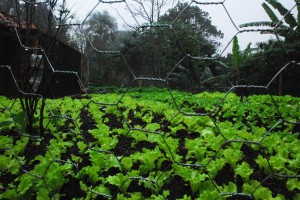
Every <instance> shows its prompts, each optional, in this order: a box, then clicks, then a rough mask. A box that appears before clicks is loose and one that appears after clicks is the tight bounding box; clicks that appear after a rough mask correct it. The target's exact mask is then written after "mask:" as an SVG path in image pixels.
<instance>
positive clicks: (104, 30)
mask: <svg viewBox="0 0 300 200" xmlns="http://www.w3.org/2000/svg"><path fill="white" fill-rule="evenodd" d="M83 29H84V31H85V32H86V35H87V37H88V38H89V40H90V42H91V45H92V46H93V47H94V48H96V49H98V50H108V49H112V48H113V47H114V43H115V41H116V34H117V30H118V25H117V22H116V20H115V19H114V18H113V17H112V16H111V15H109V13H108V12H107V11H103V12H99V11H98V12H95V13H93V14H92V15H91V17H90V18H88V19H87V21H86V22H85V23H84V26H83Z"/></svg>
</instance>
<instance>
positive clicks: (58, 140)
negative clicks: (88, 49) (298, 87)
mask: <svg viewBox="0 0 300 200" xmlns="http://www.w3.org/2000/svg"><path fill="white" fill-rule="evenodd" d="M124 92H125V90H124V89H119V90H118V91H117V92H114V93H103V94H101V95H99V94H94V95H91V99H88V98H85V97H83V98H80V99H78V98H70V97H66V98H63V99H57V100H47V105H48V108H49V110H47V111H46V119H45V120H44V123H45V128H46V132H45V134H44V135H34V134H33V133H27V134H24V132H22V129H23V128H24V127H23V124H24V120H26V117H25V118H24V113H22V111H21V109H20V108H21V107H20V105H19V104H18V103H17V102H16V103H15V104H14V106H13V107H12V109H11V110H8V109H7V108H8V107H10V106H11V105H12V100H9V99H6V98H4V97H1V102H2V104H1V107H0V109H1V114H0V122H1V124H0V128H1V129H0V130H1V134H0V153H1V154H0V172H1V182H0V198H2V199H33V198H36V199H49V198H54V199H58V198H60V199H71V198H78V199H84V198H91V199H96V198H97V199H105V198H117V199H178V198H181V199H196V198H199V199H216V198H218V199H236V198H245V199H299V198H300V196H299V190H300V182H299V166H300V156H299V155H300V154H299V147H300V145H299V132H300V129H299V123H295V122H299V120H300V119H299V116H300V110H299V102H300V101H299V99H298V98H294V97H291V96H284V97H275V96H274V97H271V96H269V95H253V96H249V97H244V98H240V97H238V96H236V95H235V94H233V93H228V94H223V93H199V94H194V95H192V94H190V93H184V92H178V91H168V90H163V89H147V90H146V89H143V88H140V89H131V90H129V91H127V92H126V93H124ZM25 116H26V115H25ZM37 117H38V116H37Z"/></svg>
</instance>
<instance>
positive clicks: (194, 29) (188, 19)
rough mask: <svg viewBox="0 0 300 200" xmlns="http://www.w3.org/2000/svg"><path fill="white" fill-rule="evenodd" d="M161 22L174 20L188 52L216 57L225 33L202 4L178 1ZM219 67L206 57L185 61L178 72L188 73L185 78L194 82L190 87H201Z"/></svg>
mask: <svg viewBox="0 0 300 200" xmlns="http://www.w3.org/2000/svg"><path fill="white" fill-rule="evenodd" d="M174 19H175V21H174ZM161 23H171V24H172V26H173V27H174V30H175V31H176V35H177V40H178V42H180V44H181V45H182V46H183V48H184V50H185V53H187V54H190V55H192V56H194V57H200V58H201V57H202V58H204V57H212V56H213V55H214V54H215V53H216V51H217V47H218V46H219V45H220V43H218V42H217V39H219V38H222V37H223V33H222V32H221V31H219V30H218V29H217V27H215V26H214V25H212V23H211V20H210V17H209V14H208V13H207V12H205V11H203V10H201V9H200V8H199V7H198V6H188V4H187V3H178V4H177V5H176V6H175V7H174V8H172V9H169V10H168V11H167V13H166V14H164V15H163V16H162V17H161ZM215 67H216V66H215V65H213V64H212V63H209V62H207V61H204V60H190V61H185V62H184V63H183V65H181V70H179V71H178V72H177V76H178V75H179V76H178V77H180V76H182V75H183V74H185V76H184V77H185V80H189V84H187V83H185V84H184V85H190V88H194V89H195V88H199V87H200V85H201V84H202V83H203V82H205V79H207V78H209V79H210V78H211V75H212V74H213V73H212V72H213V71H216V70H215ZM205 74H206V75H205ZM181 79H182V78H181ZM175 80H176V79H175ZM176 81H179V80H176Z"/></svg>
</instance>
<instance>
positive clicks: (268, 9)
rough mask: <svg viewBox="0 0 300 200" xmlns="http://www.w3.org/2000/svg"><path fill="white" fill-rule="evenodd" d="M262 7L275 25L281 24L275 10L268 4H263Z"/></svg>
mask: <svg viewBox="0 0 300 200" xmlns="http://www.w3.org/2000/svg"><path fill="white" fill-rule="evenodd" d="M261 5H262V7H263V8H264V10H265V12H266V13H267V15H268V16H269V17H270V19H271V20H272V22H273V23H275V24H277V23H278V22H279V19H278V17H277V16H276V14H275V13H274V12H273V10H272V9H271V8H270V7H269V6H268V4H266V3H265V2H264V3H262V4H261Z"/></svg>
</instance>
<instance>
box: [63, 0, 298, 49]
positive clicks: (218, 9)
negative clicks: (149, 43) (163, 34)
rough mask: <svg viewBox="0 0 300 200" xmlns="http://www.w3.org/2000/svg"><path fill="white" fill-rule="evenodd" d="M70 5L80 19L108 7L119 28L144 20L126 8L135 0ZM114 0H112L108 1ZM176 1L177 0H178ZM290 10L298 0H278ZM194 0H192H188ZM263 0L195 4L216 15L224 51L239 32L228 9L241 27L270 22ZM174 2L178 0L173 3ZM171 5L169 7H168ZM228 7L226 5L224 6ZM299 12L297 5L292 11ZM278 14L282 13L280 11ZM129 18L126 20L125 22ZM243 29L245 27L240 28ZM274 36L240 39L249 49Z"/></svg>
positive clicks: (80, 0) (85, 0) (77, 0)
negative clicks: (244, 24) (249, 23)
mask: <svg viewBox="0 0 300 200" xmlns="http://www.w3.org/2000/svg"><path fill="white" fill-rule="evenodd" d="M66 1H67V5H68V6H69V8H70V9H71V11H72V12H74V13H76V15H77V17H78V19H79V21H80V22H82V21H83V20H84V18H85V17H86V16H87V15H88V14H89V12H90V11H92V10H93V8H94V7H95V6H96V5H97V6H96V8H95V9H94V10H93V11H103V10H107V11H108V12H110V14H111V15H112V16H113V17H115V18H116V19H117V22H118V27H119V29H122V27H124V24H125V23H127V24H130V25H136V24H137V23H136V22H138V23H139V24H142V23H143V21H142V20H141V19H136V20H134V18H133V17H132V15H131V14H130V12H129V11H128V9H126V4H128V5H130V8H132V6H133V4H132V1H131V0H128V1H126V3H125V2H122V3H114V4H105V3H99V0H66ZM105 1H107V2H108V1H112V0H105ZM174 1H175V0H174ZM278 1H279V2H280V3H282V4H283V5H284V6H285V7H286V8H287V9H291V8H292V7H293V6H294V5H295V0H278ZM188 2H190V1H188ZM198 2H201V3H204V2H222V0H198ZM263 2H264V1H263V0H225V1H224V4H223V5H224V6H223V5H222V4H219V5H200V4H196V3H192V5H193V6H199V7H200V8H201V9H202V10H204V11H207V12H208V13H209V15H210V16H211V18H212V24H213V25H215V26H217V28H218V29H219V30H221V31H222V32H223V33H224V38H223V39H222V40H221V41H220V42H221V44H222V47H221V48H220V49H219V52H222V51H223V50H224V49H225V47H226V45H227V44H228V43H229V42H230V41H231V39H232V38H233V36H234V35H235V34H236V33H238V30H237V29H236V28H235V27H234V25H233V23H232V22H231V20H230V18H229V17H228V15H227V13H226V10H225V8H226V9H227V11H228V13H229V14H230V16H231V18H232V20H233V22H234V23H235V24H236V26H237V27H238V26H239V25H240V24H243V23H247V22H255V21H270V19H269V18H268V16H267V14H266V13H265V11H264V9H263V8H262V6H261V4H262V3H263ZM172 3H173V4H174V2H172ZM169 7H170V6H166V9H168V8H169ZM224 7H225V8H224ZM295 12H296V8H294V10H293V12H292V13H295ZM277 16H280V15H279V14H278V15H277ZM124 21H125V23H124ZM240 30H242V29H240ZM270 37H271V36H270V35H261V34H260V33H259V32H250V33H241V34H238V39H239V43H240V47H241V50H243V49H244V48H246V46H247V44H249V43H250V42H251V43H252V44H253V45H252V47H254V46H255V44H256V43H257V42H258V41H264V40H267V39H268V38H270ZM231 46H232V45H231V44H229V45H228V47H227V49H226V50H225V53H227V52H230V51H231Z"/></svg>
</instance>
